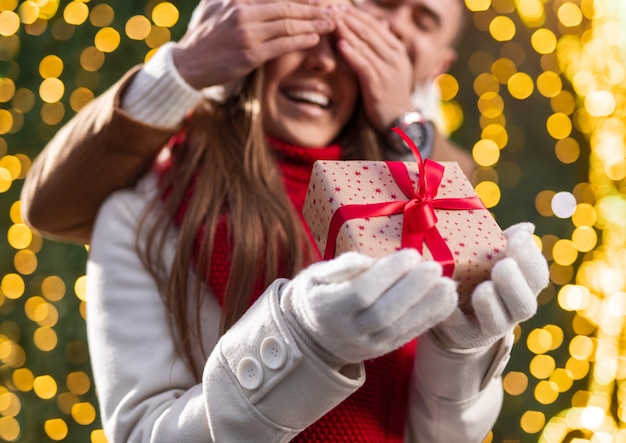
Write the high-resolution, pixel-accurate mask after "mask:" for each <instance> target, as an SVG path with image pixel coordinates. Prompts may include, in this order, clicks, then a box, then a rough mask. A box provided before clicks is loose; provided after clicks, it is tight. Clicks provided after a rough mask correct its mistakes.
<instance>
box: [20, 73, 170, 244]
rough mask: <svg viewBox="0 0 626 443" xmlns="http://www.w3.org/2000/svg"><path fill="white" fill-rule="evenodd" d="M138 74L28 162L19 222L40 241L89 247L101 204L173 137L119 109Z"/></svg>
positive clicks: (89, 107) (83, 113) (98, 100)
mask: <svg viewBox="0 0 626 443" xmlns="http://www.w3.org/2000/svg"><path fill="white" fill-rule="evenodd" d="M137 70H138V68H135V69H133V70H131V71H130V72H129V73H128V74H126V75H125V76H124V77H123V78H122V79H120V80H119V81H118V82H117V83H116V84H115V85H113V86H112V87H111V88H110V89H109V90H107V91H106V92H105V93H104V94H102V95H101V96H99V97H98V98H96V99H95V100H93V101H92V102H90V103H89V104H87V105H86V106H85V107H84V108H83V109H81V111H80V112H78V113H77V114H76V115H75V116H74V117H73V118H72V119H71V120H70V121H69V122H68V123H67V124H66V125H65V126H63V127H62V128H61V129H60V130H59V132H58V133H57V134H56V135H55V136H54V138H53V139H52V140H51V141H50V142H49V143H48V144H47V145H46V146H45V148H44V149H43V151H42V152H41V153H40V154H39V156H38V157H37V158H36V159H35V161H34V162H33V164H32V167H31V169H30V171H29V173H28V174H27V176H26V179H25V181H24V185H23V187H22V195H21V208H22V217H23V219H24V221H25V223H27V224H28V225H30V226H31V227H33V228H35V229H37V230H38V231H40V232H41V233H42V234H43V235H45V236H47V237H50V238H53V239H57V240H61V241H68V242H76V243H88V242H89V239H90V236H91V232H92V229H93V223H94V219H95V217H96V214H97V211H98V209H99V207H100V205H101V204H102V202H103V201H104V200H105V198H106V197H107V196H109V194H111V193H112V192H113V191H115V190H117V189H120V188H123V187H126V186H129V185H131V184H133V183H134V182H135V181H136V180H137V178H138V177H139V176H140V175H141V174H142V173H144V172H145V171H146V170H147V169H148V168H149V166H150V165H151V164H152V162H153V161H154V158H155V156H156V155H157V154H158V152H159V151H160V150H161V149H162V147H163V146H164V145H165V144H166V143H167V141H168V139H169V138H170V137H171V136H172V135H173V134H174V132H175V131H176V129H177V128H170V129H164V128H162V127H157V126H152V125H148V124H146V123H142V122H140V121H139V120H136V119H134V118H132V117H131V116H130V115H128V114H127V113H125V112H124V111H122V110H121V109H120V103H119V102H120V96H121V94H122V92H123V91H124V88H125V87H126V86H127V85H128V83H129V82H130V80H131V79H132V78H133V76H134V75H135V74H136V72H137Z"/></svg>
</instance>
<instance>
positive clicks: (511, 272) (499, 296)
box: [433, 223, 548, 349]
mask: <svg viewBox="0 0 626 443" xmlns="http://www.w3.org/2000/svg"><path fill="white" fill-rule="evenodd" d="M533 232H534V226H533V225H532V224H531V223H519V224H516V225H513V226H511V227H510V228H508V229H507V230H505V231H504V234H505V236H506V238H507V246H506V258H504V259H502V260H501V261H499V262H498V263H496V264H495V266H494V267H493V269H492V271H491V280H489V281H486V282H483V283H481V284H480V285H478V286H477V287H476V289H475V290H474V292H473V293H472V307H473V308H474V314H473V315H471V314H465V313H463V312H462V311H461V310H460V309H458V308H457V309H456V310H455V311H454V313H453V314H452V315H451V316H450V317H449V318H447V319H446V320H445V321H443V322H441V323H440V324H439V325H437V326H436V327H435V328H434V329H433V333H434V335H435V337H436V338H437V340H438V341H439V343H440V345H442V346H443V347H445V348H452V349H473V348H479V347H483V346H488V345H491V344H493V343H495V342H496V341H498V340H499V339H500V338H502V337H503V336H504V335H506V334H507V333H508V332H510V331H511V330H512V328H513V327H514V326H515V325H516V324H517V323H519V322H522V321H524V320H527V319H529V318H530V317H532V316H533V315H534V314H535V312H536V311H537V295H538V294H539V292H540V291H541V290H542V289H543V288H545V287H546V286H547V284H548V265H547V262H546V259H545V258H544V257H543V255H542V254H541V251H540V250H539V248H537V246H536V245H535V242H534V240H533V238H532V234H533Z"/></svg>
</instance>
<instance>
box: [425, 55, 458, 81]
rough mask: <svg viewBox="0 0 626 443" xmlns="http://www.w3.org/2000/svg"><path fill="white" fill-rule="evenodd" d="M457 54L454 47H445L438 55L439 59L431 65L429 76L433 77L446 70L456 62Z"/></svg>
mask: <svg viewBox="0 0 626 443" xmlns="http://www.w3.org/2000/svg"><path fill="white" fill-rule="evenodd" d="M457 58H458V54H457V52H456V49H454V48H446V49H444V51H443V53H442V54H441V56H440V57H439V61H438V62H437V64H436V65H435V66H434V67H433V70H432V73H431V74H432V75H431V78H435V77H437V76H438V75H441V74H443V73H445V72H448V70H449V69H450V68H451V67H452V66H453V65H454V64H455V63H456V61H457Z"/></svg>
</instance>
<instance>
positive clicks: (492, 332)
mask: <svg viewBox="0 0 626 443" xmlns="http://www.w3.org/2000/svg"><path fill="white" fill-rule="evenodd" d="M472 307H473V308H474V316H475V317H476V321H477V322H478V325H479V328H480V330H481V332H482V333H483V335H484V336H487V337H497V336H499V335H501V334H502V333H504V332H505V331H507V330H509V329H510V328H511V327H512V326H513V324H515V323H517V322H515V321H513V320H512V319H511V317H510V314H509V311H508V309H507V307H506V306H505V305H504V303H503V300H502V299H501V298H500V295H499V294H498V292H497V291H496V286H495V284H494V283H493V281H486V282H483V283H481V284H480V285H478V286H477V287H476V289H474V292H473V293H472Z"/></svg>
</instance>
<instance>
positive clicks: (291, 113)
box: [262, 34, 359, 147]
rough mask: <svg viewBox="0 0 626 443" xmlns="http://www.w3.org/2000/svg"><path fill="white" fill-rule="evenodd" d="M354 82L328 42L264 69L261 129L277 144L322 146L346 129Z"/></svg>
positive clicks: (354, 96)
mask: <svg viewBox="0 0 626 443" xmlns="http://www.w3.org/2000/svg"><path fill="white" fill-rule="evenodd" d="M358 94H359V91H358V86H357V80H356V77H355V75H354V73H353V72H352V70H351V69H350V68H349V67H348V65H347V64H346V63H345V62H344V61H343V60H342V59H341V58H340V57H339V55H338V54H337V52H336V50H335V45H334V37H333V36H332V34H331V35H327V36H322V38H321V40H320V42H319V44H318V45H317V46H315V47H313V48H311V49H308V50H305V51H298V52H292V53H289V54H285V55H283V56H281V57H278V58H276V59H274V60H272V61H270V62H268V63H267V64H266V65H265V83H264V88H263V97H262V100H263V126H264V129H265V132H266V133H267V134H268V135H270V136H272V137H275V138H278V139H279V140H282V141H284V142H287V143H292V144H296V145H300V146H311V147H315V146H326V145H328V144H330V143H331V142H332V141H333V140H334V139H335V138H336V137H337V136H338V135H339V133H340V132H341V130H342V129H343V127H344V126H345V125H346V123H347V122H348V120H349V119H350V117H351V116H352V112H353V111H354V107H355V104H356V101H357V97H358Z"/></svg>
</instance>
